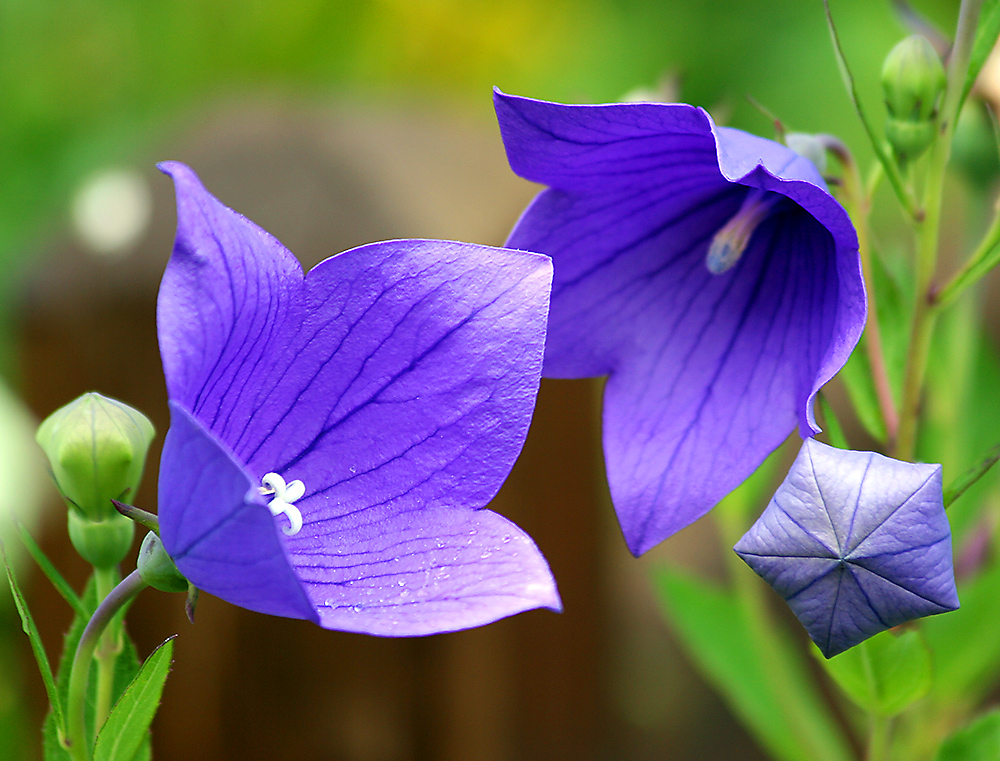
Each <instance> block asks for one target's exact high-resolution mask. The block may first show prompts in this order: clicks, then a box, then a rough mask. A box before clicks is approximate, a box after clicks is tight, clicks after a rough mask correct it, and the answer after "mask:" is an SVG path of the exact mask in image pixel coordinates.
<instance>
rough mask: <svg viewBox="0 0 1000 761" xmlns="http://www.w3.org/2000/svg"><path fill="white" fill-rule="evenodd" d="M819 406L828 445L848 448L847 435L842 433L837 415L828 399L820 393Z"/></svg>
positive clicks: (849, 446)
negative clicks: (828, 441)
mask: <svg viewBox="0 0 1000 761" xmlns="http://www.w3.org/2000/svg"><path fill="white" fill-rule="evenodd" d="M819 408H820V410H821V411H822V414H823V428H824V429H825V430H826V435H827V436H828V437H829V439H830V446H834V447H837V448H838V449H850V448H851V445H850V444H848V443H847V436H845V435H844V429H843V427H842V426H841V425H840V421H839V420H837V415H836V413H834V411H833V407H832V406H831V405H830V400H829V399H827V398H826V394H823V393H820V395H819Z"/></svg>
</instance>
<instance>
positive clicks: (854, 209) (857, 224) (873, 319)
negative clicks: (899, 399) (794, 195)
mask: <svg viewBox="0 0 1000 761" xmlns="http://www.w3.org/2000/svg"><path fill="white" fill-rule="evenodd" d="M837 156H838V158H839V159H840V162H841V165H842V166H843V168H844V194H843V199H844V206H845V208H846V209H847V213H848V215H849V216H850V217H851V220H852V221H853V222H854V228H855V230H857V233H858V255H859V256H860V258H861V272H862V274H863V275H864V278H865V284H866V288H867V296H868V316H867V318H866V322H865V335H864V339H863V342H864V346H865V352H866V353H867V355H868V364H869V365H870V366H871V370H872V381H873V383H874V384H875V394H876V396H877V397H878V404H879V409H880V410H881V412H882V422H883V423H884V424H885V431H886V437H887V438H888V440H889V441H890V442H892V441H895V438H896V431H897V429H898V428H899V413H898V412H897V411H896V401H895V400H894V399H893V398H892V386H891V384H890V383H889V372H888V370H887V368H886V362H885V351H884V349H883V348H882V331H881V329H880V328H879V324H878V303H877V301H876V298H875V280H874V276H873V273H872V261H871V259H872V252H871V244H870V242H869V235H868V214H869V211H870V203H869V198H870V196H869V195H868V194H867V193H866V191H865V187H864V183H863V182H862V179H861V174H860V173H859V172H858V167H857V164H856V163H855V162H854V159H853V157H851V155H850V153H848V152H847V150H846V149H844V151H843V152H838V153H837Z"/></svg>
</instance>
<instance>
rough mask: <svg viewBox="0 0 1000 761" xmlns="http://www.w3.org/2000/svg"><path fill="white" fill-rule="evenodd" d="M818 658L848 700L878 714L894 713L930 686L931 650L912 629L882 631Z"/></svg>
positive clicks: (901, 709)
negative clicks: (851, 645)
mask: <svg viewBox="0 0 1000 761" xmlns="http://www.w3.org/2000/svg"><path fill="white" fill-rule="evenodd" d="M818 660H819V661H820V662H821V663H822V664H823V666H824V668H826V670H827V673H829V674H830V676H831V677H833V681H835V682H836V683H837V684H838V685H839V686H840V688H841V689H842V690H843V691H844V692H845V693H847V696H848V697H849V698H850V699H851V700H853V701H854V702H855V703H856V704H857V705H858V706H859V707H861V708H863V709H865V710H866V711H871V712H872V713H876V714H878V715H880V716H895V715H896V714H898V713H900V712H902V711H903V710H904V709H905V708H906V707H907V706H909V705H911V704H912V703H914V702H916V701H917V700H919V699H920V698H922V697H923V696H924V695H926V694H927V692H928V690H930V688H931V654H930V650H928V649H927V645H926V644H924V641H923V640H922V639H921V637H920V635H919V634H918V633H917V632H916V631H913V630H910V631H906V632H903V633H902V634H901V635H900V636H898V637H897V636H896V635H895V634H893V633H892V632H889V631H886V632H882V633H881V634H876V635H875V636H874V637H871V638H870V639H867V640H865V641H864V642H862V643H861V644H860V645H857V646H856V647H852V648H851V649H850V650H847V651H845V652H843V653H841V654H840V655H837V656H834V657H833V658H830V659H829V660H826V659H825V658H820V659H818Z"/></svg>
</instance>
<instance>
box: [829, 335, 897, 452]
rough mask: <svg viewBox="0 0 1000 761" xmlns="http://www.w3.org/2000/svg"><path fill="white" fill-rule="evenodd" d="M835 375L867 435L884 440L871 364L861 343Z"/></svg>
mask: <svg viewBox="0 0 1000 761" xmlns="http://www.w3.org/2000/svg"><path fill="white" fill-rule="evenodd" d="M861 340H862V341H864V340H865V338H864V336H862V337H861ZM837 377H838V378H840V380H841V381H842V382H843V384H844V388H846V389H847V396H848V397H849V398H850V400H851V405H852V406H853V407H854V411H855V413H856V414H857V416H858V421H859V422H860V423H861V425H862V426H863V427H864V429H865V430H866V431H867V432H868V435H870V436H871V437H872V438H874V439H876V440H878V441H885V439H886V434H885V423H884V422H883V421H882V411H881V410H880V409H879V406H878V395H877V394H876V393H875V385H874V384H873V383H872V371H871V365H870V364H869V363H868V355H867V354H865V350H864V346H863V345H862V344H860V343H859V344H858V346H857V347H856V348H855V349H854V351H853V353H852V354H851V356H850V358H849V359H848V360H847V364H845V365H844V366H843V368H841V370H840V372H839V373H838V374H837Z"/></svg>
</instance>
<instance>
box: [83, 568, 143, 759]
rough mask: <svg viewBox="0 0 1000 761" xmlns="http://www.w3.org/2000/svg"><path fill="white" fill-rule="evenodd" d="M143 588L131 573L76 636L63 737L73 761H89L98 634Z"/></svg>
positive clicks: (134, 572)
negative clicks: (92, 674)
mask: <svg viewBox="0 0 1000 761" xmlns="http://www.w3.org/2000/svg"><path fill="white" fill-rule="evenodd" d="M145 587H146V582H144V581H143V580H142V577H141V576H140V575H139V571H137V570H136V571H132V573H130V574H129V575H128V576H126V577H125V579H124V581H122V582H121V583H119V584H118V586H116V587H115V588H114V589H112V590H111V592H110V594H108V596H107V597H105V598H104V599H103V600H102V601H101V604H100V605H98V606H97V610H95V611H94V615H93V616H91V618H90V621H88V622H87V626H86V628H85V629H84V630H83V635H82V636H81V637H80V642H79V644H78V645H77V648H76V655H74V656H73V666H72V668H71V670H70V675H69V695H68V697H67V701H66V738H67V740H68V742H69V752H70V756H71V757H72V758H73V761H90V758H91V755H92V754H91V746H92V745H93V740H92V739H91V738H90V737H89V736H88V734H87V727H86V716H85V710H86V706H87V680H88V677H89V676H90V664H91V661H92V660H93V658H94V653H95V651H96V650H97V646H98V643H99V642H100V640H101V635H102V634H104V631H105V629H107V628H108V625H109V624H110V623H111V621H112V620H113V619H114V617H115V615H116V614H117V613H118V612H119V611H120V610H122V608H124V607H125V606H126V605H128V604H129V602H131V601H132V598H134V597H135V596H136V595H137V594H139V592H141V591H142V590H143V589H144V588H145ZM98 726H100V725H99V724H98Z"/></svg>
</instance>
